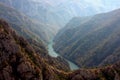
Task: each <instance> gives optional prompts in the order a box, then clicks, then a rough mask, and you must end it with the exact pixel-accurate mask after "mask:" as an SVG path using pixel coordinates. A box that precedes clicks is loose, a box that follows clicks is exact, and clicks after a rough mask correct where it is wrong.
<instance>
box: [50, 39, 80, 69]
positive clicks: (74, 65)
mask: <svg viewBox="0 0 120 80" xmlns="http://www.w3.org/2000/svg"><path fill="white" fill-rule="evenodd" d="M48 53H49V55H50V56H52V57H57V56H60V55H59V54H58V53H56V52H55V51H54V49H53V41H51V42H50V43H49V45H48ZM64 59H65V58H64ZM65 60H66V61H67V62H68V63H69V66H70V69H71V70H76V69H79V67H78V66H77V65H76V64H74V63H73V62H71V61H69V60H67V59H65Z"/></svg>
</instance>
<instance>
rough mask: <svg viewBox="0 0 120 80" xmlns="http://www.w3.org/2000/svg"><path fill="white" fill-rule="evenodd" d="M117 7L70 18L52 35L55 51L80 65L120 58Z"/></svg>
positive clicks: (97, 63) (119, 25) (85, 65)
mask: <svg viewBox="0 0 120 80" xmlns="http://www.w3.org/2000/svg"><path fill="white" fill-rule="evenodd" d="M119 14H120V9H118V10H115V11H112V12H109V13H103V14H98V15H95V16H91V17H83V18H81V17H77V18H73V19H72V20H71V21H70V22H69V23H68V24H67V25H66V26H65V27H64V28H63V29H62V30H60V32H59V33H58V34H57V35H56V37H55V45H54V48H55V50H56V51H57V52H58V53H60V54H61V55H62V56H64V57H66V58H68V59H70V60H72V61H73V62H75V63H76V64H78V65H79V66H81V67H92V66H101V65H106V64H111V63H114V62H116V61H119V60H120V23H119V21H120V15H119Z"/></svg>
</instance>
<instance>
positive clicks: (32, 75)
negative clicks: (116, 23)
mask: <svg viewBox="0 0 120 80" xmlns="http://www.w3.org/2000/svg"><path fill="white" fill-rule="evenodd" d="M41 46H42V45H41ZM41 53H43V52H41ZM119 67H120V63H119V62H118V63H116V64H114V65H110V66H108V67H104V68H98V69H80V70H77V71H73V72H64V71H62V70H58V69H56V68H55V67H54V66H51V65H49V64H48V63H47V62H46V60H45V59H44V58H42V57H41V56H40V55H39V54H37V53H36V52H35V50H34V48H33V47H32V46H31V45H30V44H29V43H28V42H27V41H26V40H25V39H24V38H23V37H21V36H18V35H17V33H16V32H15V31H14V30H12V29H11V28H10V26H9V25H8V23H6V22H5V21H4V20H0V80H103V79H104V80H120V68H119ZM86 74H87V75H86Z"/></svg>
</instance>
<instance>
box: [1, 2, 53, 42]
mask: <svg viewBox="0 0 120 80" xmlns="http://www.w3.org/2000/svg"><path fill="white" fill-rule="evenodd" d="M0 18H3V19H5V20H6V21H8V22H9V23H10V24H11V25H12V27H13V28H14V29H15V30H16V31H18V32H19V33H20V34H21V35H22V36H25V37H26V38H28V39H29V38H31V37H34V38H35V39H36V40H38V41H40V40H42V41H43V42H45V43H47V42H48V41H49V40H50V39H51V38H52V36H53V35H54V34H55V32H53V31H52V28H48V27H47V26H48V25H46V24H44V23H42V22H38V21H36V20H33V19H30V18H28V17H27V16H25V15H24V14H22V13H21V12H19V11H16V10H15V9H13V8H9V7H8V6H6V5H4V4H2V3H0ZM38 28H39V29H38Z"/></svg>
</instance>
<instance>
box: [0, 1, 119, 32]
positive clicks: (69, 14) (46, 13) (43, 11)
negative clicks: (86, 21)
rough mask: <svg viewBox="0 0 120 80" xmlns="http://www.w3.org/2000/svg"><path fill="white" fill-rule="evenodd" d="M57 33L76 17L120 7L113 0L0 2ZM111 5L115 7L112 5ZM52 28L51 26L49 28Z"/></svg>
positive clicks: (117, 2)
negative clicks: (47, 25) (46, 25)
mask: <svg viewBox="0 0 120 80" xmlns="http://www.w3.org/2000/svg"><path fill="white" fill-rule="evenodd" d="M0 1H1V2H3V3H5V4H7V5H10V6H12V7H13V8H15V9H17V10H19V11H21V12H23V13H24V14H26V15H28V16H30V17H32V18H34V19H37V20H39V21H41V22H43V23H46V24H49V25H52V27H54V29H55V30H56V31H57V30H58V29H59V28H60V27H63V26H64V25H65V24H66V23H67V22H68V21H69V20H70V19H72V18H73V17H75V16H89V15H93V14H96V13H100V12H106V11H110V10H113V9H114V8H116V6H117V7H119V1H114V2H113V0H109V2H108V1H106V0H103V1H102V0H96V1H94V0H59V1H58V0H19V1H18V0H0ZM111 3H112V4H113V5H111ZM49 27H50V26H49Z"/></svg>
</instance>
